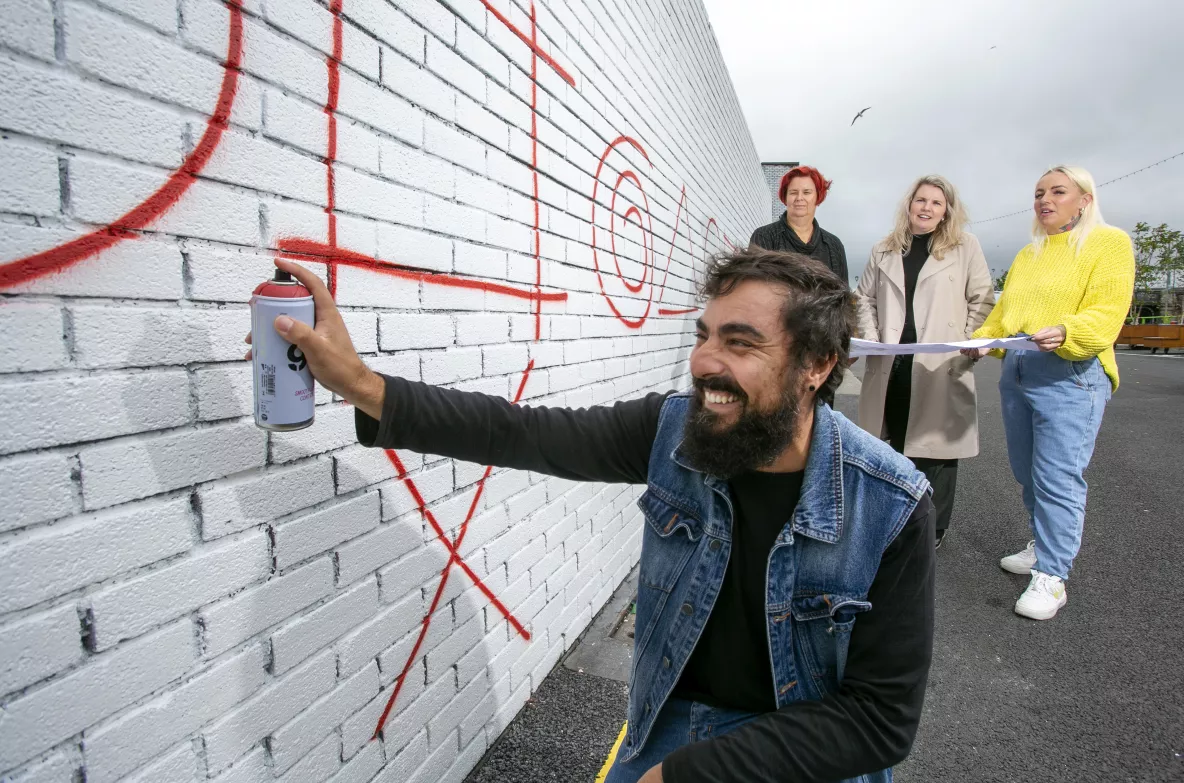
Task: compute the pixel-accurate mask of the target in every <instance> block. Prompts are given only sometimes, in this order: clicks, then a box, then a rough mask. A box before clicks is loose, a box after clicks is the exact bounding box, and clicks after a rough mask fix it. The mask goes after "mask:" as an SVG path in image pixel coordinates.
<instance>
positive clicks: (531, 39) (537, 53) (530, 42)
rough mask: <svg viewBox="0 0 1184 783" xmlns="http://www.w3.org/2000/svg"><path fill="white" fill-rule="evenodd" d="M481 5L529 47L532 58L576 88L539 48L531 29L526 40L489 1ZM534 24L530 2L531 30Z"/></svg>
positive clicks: (574, 83) (559, 66)
mask: <svg viewBox="0 0 1184 783" xmlns="http://www.w3.org/2000/svg"><path fill="white" fill-rule="evenodd" d="M481 4H482V5H484V6H485V8H486V9H487V10H488V11H489V13H491V14H493V15H494V17H495V18H496V19H497V20H498V21H499V22H501V23H502V24H504V25H505V26H506V27H508V28H510V32H512V33H513V34H514V35H516V36H518V37H519V38H520V39H522V43H524V44H526V45H527V46H529V47H530V51H531V52H532V53H533V55H534V56H537V57H539V58H540V59H541V60H542V61H543V62H545V63H546V64H547V65H549V66H551V67H552V68H554V69H555V73H557V74H559V78H561V79H563V81H565V82H567V83H568V84H570V85H571V86H572V87H575V86H576V80H575V79H573V78H572V76H571V74H569V73H568V72H567V71H565V70H563V67H562V66H561V65H560V64H559V63H557V62H555V60H554V59H552V58H551V55H549V54H547V53H546V52H545V51H543V50H542V49H541V48H540V47H539V42H538V38H537V37H536V35H535V32H534V30H533V29H532V30H531V33H530V37H529V38H528V37H527V36H526V33H524V32H522V31H521V30H519V29H518V28H517V27H515V26H514V23H513V22H511V21H510V20H509V19H507V18H506V17H505V16H504V15H503V14H502V13H501V12H500V11H498V10H497V9H496V8H494V7H493V5H492V4H491V3H490V2H489V0H481ZM534 23H535V17H534V3H533V2H531V11H530V24H531V27H532V28H533V27H534Z"/></svg>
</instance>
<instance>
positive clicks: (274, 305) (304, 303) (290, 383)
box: [251, 269, 316, 432]
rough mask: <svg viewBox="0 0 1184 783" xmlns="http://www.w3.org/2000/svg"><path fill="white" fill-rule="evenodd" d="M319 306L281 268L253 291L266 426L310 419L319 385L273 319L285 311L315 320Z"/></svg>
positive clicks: (258, 385) (260, 409)
mask: <svg viewBox="0 0 1184 783" xmlns="http://www.w3.org/2000/svg"><path fill="white" fill-rule="evenodd" d="M315 312H316V311H315V308H314V307H313V302H312V294H311V293H310V292H309V290H308V289H307V288H305V287H304V286H302V285H300V283H298V282H296V281H295V280H293V279H292V274H291V273H290V272H285V271H284V270H282V269H277V270H276V271H275V278H273V279H272V280H267V281H265V282H263V283H260V284H259V286H258V287H257V288H256V289H255V292H254V295H253V296H252V297H251V345H252V364H253V368H252V369H253V370H254V380H255V424H256V425H257V426H259V427H262V428H263V429H265V430H276V431H279V432H288V431H291V430H299V429H303V428H305V427H307V426H309V425H310V424H312V420H313V416H314V414H315V409H316V391H315V387H314V385H313V380H312V372H311V371H310V370H309V369H308V360H307V359H305V358H304V354H303V353H302V352H301V350H300V349H299V348H297V347H296V346H295V345H293V344H292V343H290V342H288V341H287V340H285V339H284V338H283V337H281V336H280V333H279V332H277V331H276V330H275V319H276V318H277V317H279V316H281V315H286V316H288V317H289V318H291V319H292V320H293V321H300V322H302V323H306V324H308V325H309V326H313V324H314V319H315Z"/></svg>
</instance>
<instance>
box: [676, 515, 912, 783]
mask: <svg viewBox="0 0 1184 783" xmlns="http://www.w3.org/2000/svg"><path fill="white" fill-rule="evenodd" d="M934 525H935V515H934V513H933V504H932V502H931V501H930V499H929V496H928V495H926V496H925V497H924V498H922V500H921V502H920V503H919V504H918V506H917V510H916V511H915V512H914V513H913V515H912V517H911V518H910V519H909V521H908V522H907V523H906V524H905V526H904V528H903V529H902V530H901V532H900V534H899V535H897V537H896V539H895V540H894V541H893V542H892V543H891V544H890V545H889V546H888V548H887V549H886V550H885V551H884V556H883V557H882V558H881V560H880V568H879V570H878V571H877V572H876V578H875V580H874V581H873V582H872V586H871V590H870V591H869V593H868V601H870V602H871V604H872V608H871V609H870V610H869V611H867V612H865V613H863V614H860V615H858V616H857V619H856V620H855V627H854V628H853V629H852V632H851V643H850V647H849V650H848V654H847V666H846V669H845V671H844V676H843V682H842V684H841V685H840V686H839V690H838V692H837V693H835V694H834V695H831V696H827V697H826V698H824V699H822V700H820V701H800V702H794V703H793V704H790V705H787V706H786V707H783V708H781V709H780V710H777V711H776V712H770V713H769V714H767V715H762V716H761V717H760V718H757V719H756V720H754V721H752V722H751V723H749V724H746V725H745V726H742V727H740V728H739V729H736V730H735V731H733V732H730V733H728V734H725V735H723V736H722V737H718V738H716V739H713V740H707V741H705V742H696V743H692V744H690V745H686V746H684V747H682V748H680V749H679V750H676V751H674V752H673V753H671V754H670V755H669V756H667V757H666V760H665V762H664V763H663V764H662V778H663V781H664V783H747V782H748V781H765V780H784V781H793V782H794V783H823V781H835V780H844V779H846V778H853V777H858V776H859V775H863V774H867V773H869V772H874V771H877V770H881V769H885V768H887V767H891V766H893V765H895V764H898V763H900V761H902V760H903V759H904V758H905V756H907V755H908V752H909V750H910V749H911V748H912V745H913V737H914V736H915V735H916V733H917V726H918V724H919V723H920V720H921V708H922V705H923V703H924V700H925V684H926V680H927V678H928V675H929V662H930V659H931V658H932V654H933V615H934V571H935V563H936V557H935V552H934V548H933V537H934V532H933V531H934ZM813 622H822V621H821V620H816V621H813ZM803 674H804V675H805V676H808V675H806V673H805V672H803Z"/></svg>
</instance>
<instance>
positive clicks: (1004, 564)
mask: <svg viewBox="0 0 1184 783" xmlns="http://www.w3.org/2000/svg"><path fill="white" fill-rule="evenodd" d="M999 567H1000V568H1002V569H1003V570H1004V571H1010V572H1011V573H1013V574H1021V575H1022V574H1030V573H1032V569H1033V568H1035V567H1036V541H1035V540H1033V541H1029V542H1028V546H1026V547H1025V548H1024V551H1022V552H1016V553H1015V554H1014V555H1008V556H1007V557H1005V558H1003V559H1002V560H1000V561H999Z"/></svg>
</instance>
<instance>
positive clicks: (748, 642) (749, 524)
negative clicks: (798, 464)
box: [674, 471, 803, 712]
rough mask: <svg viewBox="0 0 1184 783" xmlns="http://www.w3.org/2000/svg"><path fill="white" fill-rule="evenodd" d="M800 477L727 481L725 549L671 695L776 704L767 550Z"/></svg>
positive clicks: (788, 512)
mask: <svg viewBox="0 0 1184 783" xmlns="http://www.w3.org/2000/svg"><path fill="white" fill-rule="evenodd" d="M802 476H803V473H802V472H801V471H799V472H797V473H759V472H751V473H743V474H741V475H739V476H736V477H735V478H734V479H732V480H731V482H730V483H729V487H730V489H731V490H732V500H733V501H734V503H735V505H736V519H737V523H736V524H734V525H732V552H731V555H730V556H729V557H728V565H727V568H726V569H724V582H723V585H721V586H720V590H719V595H718V596H716V599H715V606H714V607H712V610H711V615H710V616H709V617H708V618H707V625H706V626H705V627H704V628H703V635H702V636H700V637H699V643H698V644H696V645H695V649H694V651H693V652H692V653H691V659H690V660H689V661H688V662H687V665H686V668H685V669H683V672H682V677H681V678H679V681H678V686H677V687H676V688H675V689H674V695H675V696H678V697H679V698H682V699H689V700H690V701H698V702H702V703H704V704H710V705H711V706H713V707H727V708H728V709H733V710H744V711H746V712H772V711H773V710H775V709H777V698H776V695H775V694H774V692H773V664H772V663H771V662H770V660H769V637H768V631H767V630H766V628H765V625H766V623H767V622H768V620H767V618H766V616H765V594H766V588H765V575H766V572H767V571H768V569H769V552H770V551H771V550H772V549H773V544H774V542H776V540H777V536H779V535H780V534H781V530H782V528H784V527H785V523H786V522H788V521H789V518H790V517H791V516H793V510H794V509H795V508H797V505H798V496H799V495H800V494H801V492H802ZM741 520H742V522H741Z"/></svg>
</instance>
